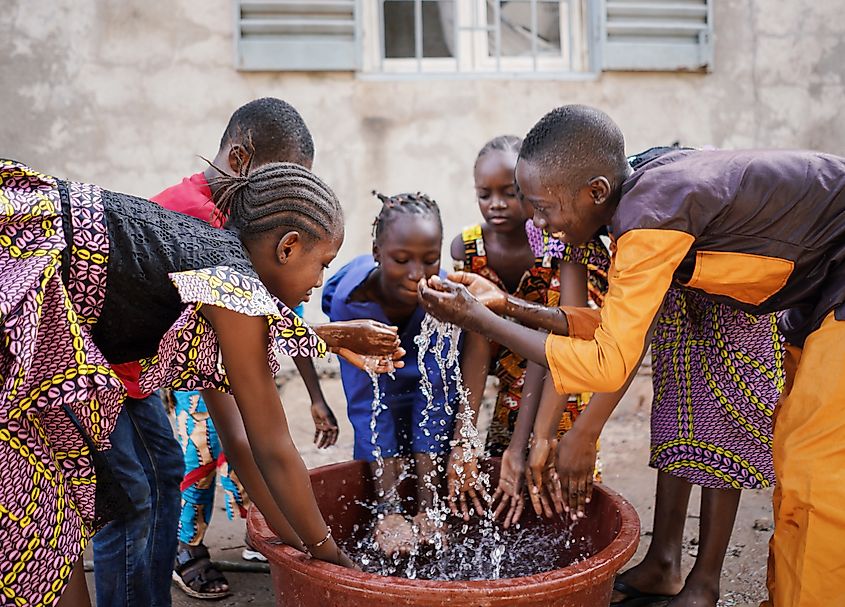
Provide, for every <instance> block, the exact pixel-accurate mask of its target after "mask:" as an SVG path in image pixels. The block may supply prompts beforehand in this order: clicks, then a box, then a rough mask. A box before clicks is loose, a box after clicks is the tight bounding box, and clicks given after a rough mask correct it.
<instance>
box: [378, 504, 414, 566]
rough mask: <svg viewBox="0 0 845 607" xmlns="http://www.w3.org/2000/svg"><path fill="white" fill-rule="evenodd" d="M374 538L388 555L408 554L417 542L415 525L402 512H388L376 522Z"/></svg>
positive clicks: (380, 548)
mask: <svg viewBox="0 0 845 607" xmlns="http://www.w3.org/2000/svg"><path fill="white" fill-rule="evenodd" d="M373 539H374V540H375V541H376V543H377V544H378V547H379V550H381V551H382V552H383V553H384V554H386V555H387V556H393V555H394V554H400V555H402V556H407V555H409V554H411V549H412V548H413V547H414V545H415V544H416V541H417V538H416V537H415V535H414V526H413V525H412V524H411V523H410V521H408V519H406V518H405V517H404V516H403V515H401V514H388V515H386V516H385V517H384V518H383V519H381V520H380V521H379V522H378V523H377V524H376V529H375V532H374V534H373Z"/></svg>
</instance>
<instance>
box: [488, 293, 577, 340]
mask: <svg viewBox="0 0 845 607" xmlns="http://www.w3.org/2000/svg"><path fill="white" fill-rule="evenodd" d="M503 314H504V315H505V316H510V317H511V318H513V319H514V320H516V321H517V322H518V323H520V324H521V325H523V326H526V327H530V328H532V329H542V330H543V331H548V332H549V333H554V334H555V335H569V323H568V322H567V319H566V314H564V312H563V310H561V309H560V308H556V307H546V306H542V305H538V304H535V303H530V302H527V301H525V300H523V299H520V298H518V297H515V296H513V295H508V298H507V303H506V304H505V309H504V310H503Z"/></svg>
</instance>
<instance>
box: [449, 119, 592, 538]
mask: <svg viewBox="0 0 845 607" xmlns="http://www.w3.org/2000/svg"><path fill="white" fill-rule="evenodd" d="M521 146H522V140H521V139H520V138H519V137H515V136H513V135H503V136H499V137H496V138H494V139H492V140H490V141H488V142H487V143H486V144H485V145H484V146H483V147H482V148H481V150H480V151H479V153H478V156H477V157H476V160H475V166H474V169H473V177H474V181H475V191H476V195H477V197H478V205H479V208H480V210H481V215H482V216H483V218H484V223H482V224H477V225H474V226H471V227H468V228H465V229H464V230H463V232H462V234H461V235H459V236H457V237H455V239H454V240H453V241H452V258H453V259H454V265H455V269H456V270H462V269H465V270H466V271H468V272H472V273H475V274H479V275H480V276H483V277H485V278H487V279H488V280H490V281H491V282H493V283H494V284H495V285H496V286H498V287H499V288H501V289H502V290H503V291H504V292H506V293H508V294H510V295H512V296H515V297H518V298H521V299H525V300H527V301H533V302H539V303H542V304H544V305H545V304H547V305H559V303H561V297H563V303H564V304H567V305H573V306H578V305H586V289H585V285H586V274H585V270H584V268H583V266H577V265H573V264H569V263H564V264H559V262H558V260H557V259H554V260H553V259H552V258H551V257H549V258H544V257H543V253H542V246H543V238H542V236H541V234H540V231H539V230H537V228H535V227H534V226H533V225H532V224H530V222H529V224H528V225H527V226H526V221H527V220H528V218H529V217H530V209H529V208H528V205H527V204H525V203H523V202H520V200H519V199H518V197H517V194H516V184H515V183H514V178H513V171H514V168H515V167H516V161H517V157H518V155H519V150H520V148H521ZM529 234H530V235H531V238H532V241H533V244H534V248H532V242H529ZM534 249H536V250H534ZM561 283H563V288H561V287H562V285H561ZM462 354H463V356H462V360H461V368H462V374H463V377H464V380H465V382H466V387H467V390H468V391H469V402H470V407H471V408H472V412H473V420H474V419H476V418H477V416H478V409H479V407H480V405H481V398H482V395H483V392H484V385H485V381H486V376H487V374H488V371H489V369H490V364H491V360H492V363H493V369H494V372H495V374H496V376H497V377H498V379H499V392H498V395H497V398H496V406H495V409H494V412H493V418H492V420H491V422H490V429H489V431H488V435H487V450H488V451H489V453H490V454H491V455H494V456H502V473H501V475H500V485H499V489H498V490H497V492H496V494H497V496H500V495H501V496H504V495H507V496H508V499H506V500H504V501H510V500H509V498H510V497H513V498H514V499H517V498H519V501H520V503H521V497H520V496H521V493H522V479H523V474H524V470H525V449H526V446H527V444H528V439H529V434H530V430H531V427H532V425H533V423H534V414H535V412H536V406H537V401H538V399H539V398H540V392H541V385H542V382H543V378H544V377H545V375H546V374H545V372H544V371H542V368H541V367H539V365H535V364H533V363H531V364H529V365H528V370H527V369H526V362H527V361H526V360H525V359H524V358H522V357H521V356H519V355H517V354H514V353H513V352H511V351H510V350H508V349H507V348H498V347H495V346H494V345H493V344H491V343H490V342H489V341H488V340H487V339H486V338H484V337H483V336H480V335H478V334H473V333H470V334H468V335H467V337H466V340H465V343H464V349H463V353H462ZM531 367H534V369H531ZM550 397H551V398H553V399H557V400H559V399H560V397H558V396H556V395H554V394H551V396H550ZM573 401H576V402H573V403H572V407H571V409H572V410H573V411H577V410H578V408H579V406H580V399H573ZM564 402H566V399H564ZM523 405H524V406H523ZM462 425H463V420H462V419H461V420H458V422H457V423H456V428H455V433H454V441H455V445H456V446H455V447H454V448H453V449H452V452H451V455H450V458H449V460H450V465H449V467H448V470H447V476H448V479H449V497H450V506H451V509H452V512H453V514H456V515H457V514H458V513H459V510H460V513H461V514H462V515H463V517H464V519H467V518H469V508H468V505H467V497H469V499H470V501H471V502H472V504H473V505H474V506H475V508H476V511H477V512H478V513H479V514H482V513H483V508H482V505H481V501H480V500H479V492H482V497H483V488H482V487H479V486H477V483H476V479H477V478H478V467H477V458H478V456H479V455H480V454H477V453H471V452H467V446H466V445H464V441H463V440H462V438H461V437H462V434H461V432H462ZM512 437H513V438H512ZM503 503H504V502H503ZM518 508H519V506H517V505H514V510H510V509H509V514H510V513H513V514H514V515H516V516H506V518H505V526H510V524H511V523H512V522H515V519H518V511H517V510H516V509H518ZM502 510H503V509H502Z"/></svg>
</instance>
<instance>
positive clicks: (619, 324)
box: [546, 229, 695, 394]
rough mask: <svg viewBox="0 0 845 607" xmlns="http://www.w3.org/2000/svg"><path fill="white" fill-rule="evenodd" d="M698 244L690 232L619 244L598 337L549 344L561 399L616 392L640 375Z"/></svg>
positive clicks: (646, 233)
mask: <svg viewBox="0 0 845 607" xmlns="http://www.w3.org/2000/svg"><path fill="white" fill-rule="evenodd" d="M694 240H695V239H694V237H693V236H692V235H690V234H687V233H686V232H680V231H676V230H655V229H639V230H631V231H629V232H627V233H625V234H624V235H623V236H622V237H620V238H619V240H618V241H617V252H616V255H615V258H614V260H613V263H612V264H611V267H610V272H609V283H610V286H609V290H608V293H607V297H606V299H605V301H604V305H603V306H602V310H601V321H600V323H599V325H598V327H597V328H596V329H595V334H594V336H593V337H592V338H588V339H578V338H577V337H562V336H557V335H550V336H549V337H548V338H547V339H546V359H547V361H548V363H549V369H550V370H551V374H552V378H553V379H554V382H555V387H556V388H557V391H558V392H559V393H561V394H567V393H570V394H571V393H577V392H614V391H616V390H618V389H619V388H620V387H622V385H623V384H624V383H625V380H626V379H627V378H628V376H629V375H630V374H631V373H632V372H633V371H634V370H635V369H634V366H635V365H636V364H637V361H638V360H639V358H640V354H642V351H643V348H644V347H645V339H646V335H647V333H648V330H649V327H650V326H651V323H652V320H653V319H654V317H655V315H656V314H657V312H658V310H659V309H660V306H661V304H662V302H663V297H664V295H665V294H666V291H667V290H668V289H669V286H670V285H671V283H672V276H673V274H674V273H675V270H676V268H677V267H678V265H679V264H680V263H681V261H682V260H683V259H684V257H685V256H686V254H687V252H688V251H689V249H690V247H691V246H692V243H693V241H694ZM567 317H568V318H569V314H567Z"/></svg>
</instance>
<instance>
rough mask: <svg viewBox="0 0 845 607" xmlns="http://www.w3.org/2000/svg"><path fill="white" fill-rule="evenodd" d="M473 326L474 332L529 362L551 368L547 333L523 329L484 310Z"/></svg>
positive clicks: (482, 309) (481, 310)
mask: <svg viewBox="0 0 845 607" xmlns="http://www.w3.org/2000/svg"><path fill="white" fill-rule="evenodd" d="M472 325H473V327H472V330H474V331H477V332H478V333H481V334H483V335H485V336H486V337H487V338H489V339H491V340H493V341H495V342H497V343H500V344H502V345H503V346H506V347H507V348H508V349H510V350H511V351H513V352H516V353H517V354H519V355H520V356H522V357H523V358H525V359H527V360H529V361H532V362H535V363H537V364H538V365H540V366H542V367H545V368H546V369H548V368H549V363H548V361H547V360H546V337H547V334H546V333H544V332H542V331H537V330H535V329H529V328H528V327H523V326H522V325H519V324H517V323H515V322H512V321H509V320H507V319H504V318H501V317H500V316H497V315H496V314H494V313H493V312H490V311H489V310H486V309H484V308H481V309H480V310H479V313H478V318H477V320H476V321H475V322H473V323H472Z"/></svg>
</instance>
